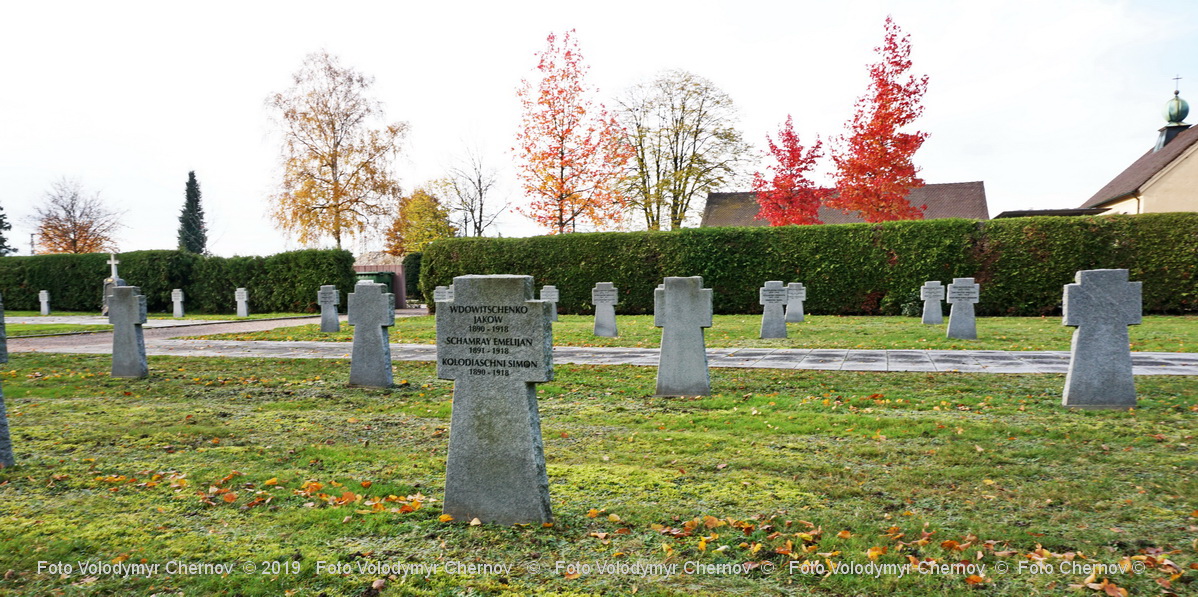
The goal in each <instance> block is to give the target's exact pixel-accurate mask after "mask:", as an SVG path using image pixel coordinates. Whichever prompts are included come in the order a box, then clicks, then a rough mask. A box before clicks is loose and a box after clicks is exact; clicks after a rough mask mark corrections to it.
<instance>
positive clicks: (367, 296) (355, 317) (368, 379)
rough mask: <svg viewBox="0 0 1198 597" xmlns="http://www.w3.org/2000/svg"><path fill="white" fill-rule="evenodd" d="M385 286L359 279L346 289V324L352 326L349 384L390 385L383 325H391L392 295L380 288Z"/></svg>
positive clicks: (393, 312)
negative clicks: (352, 344) (352, 337)
mask: <svg viewBox="0 0 1198 597" xmlns="http://www.w3.org/2000/svg"><path fill="white" fill-rule="evenodd" d="M386 289H387V285H386V284H378V283H375V282H371V281H369V280H363V281H360V282H358V284H357V285H356V286H354V291H353V292H351V293H349V324H350V325H352V326H354V346H353V352H352V354H351V355H350V362H349V384H350V385H352V386H363V387H371V388H389V387H391V382H392V377H391V341H390V339H389V338H388V330H387V328H389V327H391V326H393V325H395V295H394V294H391V293H389V292H383V291H384V290H386Z"/></svg>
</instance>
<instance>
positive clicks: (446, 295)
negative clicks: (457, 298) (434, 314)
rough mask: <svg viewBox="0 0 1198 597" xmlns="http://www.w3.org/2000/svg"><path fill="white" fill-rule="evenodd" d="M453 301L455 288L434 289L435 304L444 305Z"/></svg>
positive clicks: (440, 287) (442, 287) (441, 287)
mask: <svg viewBox="0 0 1198 597" xmlns="http://www.w3.org/2000/svg"><path fill="white" fill-rule="evenodd" d="M452 300H453V286H438V287H436V288H434V289H433V302H434V303H443V302H445V301H452Z"/></svg>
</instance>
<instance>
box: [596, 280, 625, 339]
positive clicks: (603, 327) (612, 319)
mask: <svg viewBox="0 0 1198 597" xmlns="http://www.w3.org/2000/svg"><path fill="white" fill-rule="evenodd" d="M619 302H620V291H619V289H617V288H616V287H615V285H613V284H612V283H611V282H596V283H595V287H594V288H592V289H591V304H593V305H595V335H596V336H602V337H604V338H615V337H617V336H619V332H618V330H617V329H616V303H619Z"/></svg>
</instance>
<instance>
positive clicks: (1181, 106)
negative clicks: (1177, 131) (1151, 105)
mask: <svg viewBox="0 0 1198 597" xmlns="http://www.w3.org/2000/svg"><path fill="white" fill-rule="evenodd" d="M1189 113H1190V104H1189V103H1187V102H1186V101H1185V100H1183V99H1181V96H1180V95H1178V92H1177V91H1174V92H1173V99H1171V100H1169V101H1167V102H1165V110H1164V114H1165V120H1167V121H1168V122H1169V124H1182V122H1181V121H1183V120H1185V118H1186V116H1188V115H1189Z"/></svg>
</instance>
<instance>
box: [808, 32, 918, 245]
mask: <svg viewBox="0 0 1198 597" xmlns="http://www.w3.org/2000/svg"><path fill="white" fill-rule="evenodd" d="M874 51H875V52H877V53H878V54H879V55H880V58H881V59H880V60H879V61H878V62H876V63H874V64H871V65H870V67H869V77H870V84H869V90H868V91H867V92H866V93H865V95H864V96H862V97H861V98H859V99H858V100H857V107H856V111H855V114H854V115H853V119H852V121H850V123H849V135H848V137H847V139H846V138H844V137H842V138H841V142H842V144H843V147H842V149H840V150H839V151H836V152H833V154H832V160H833V161H834V162H835V163H836V168H837V172H836V190H837V196H835V197H831V198H829V199H828V200H827V201H826V202H825V204H826V205H828V206H829V207H835V208H839V209H841V210H843V211H845V212H846V213H848V212H851V211H855V212H857V213H858V214H859V215H860V216H861V218H862V219H864V220H865V221H867V222H884V221H888V220H921V219H923V210H924V209H925V208H926V207H927V206H926V205H921V206H918V207H916V206H913V205H911V204H910V203H909V202H908V201H907V194H908V193H910V191H911V189H914V188H918V187H922V186H923V185H924V181H923V179H922V178H920V177H919V175H918V173H919V168H916V167H915V165H914V164H913V163H912V162H911V158H912V156H913V155H915V152H916V151H918V150H919V148H920V146H921V145H923V142H924V140H925V139H927V138H928V134H927V133H924V132H920V131H914V132H901V131H902V129H904V128H905V127H908V126H909V125H910V124H911V123H912V122H914V121H915V119H916V118H919V116H920V115H921V114H922V113H923V105H922V104H921V103H920V101H921V100H922V98H923V94H924V92H926V91H927V89H928V77H927V75H923V76H919V77H917V76H915V75H912V74H909V73H908V71H909V70H910V69H911V59H910V55H911V40H910V36H908V35H905V34H903V32H902V30H901V29H899V26H898V25H896V24H895V23H894V19H892V18H891V17H886V35H885V37H884V38H883V41H882V45H881V46H879V47H877V48H874Z"/></svg>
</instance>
